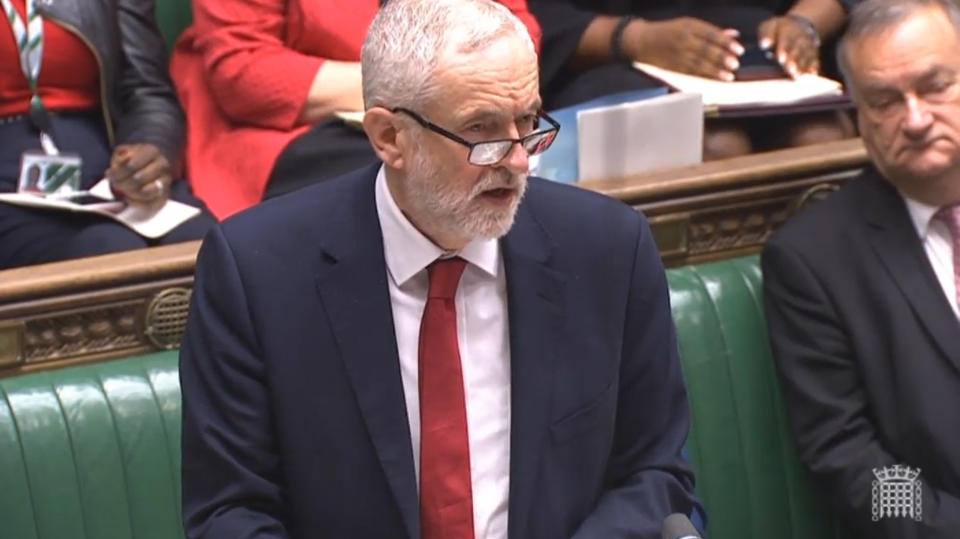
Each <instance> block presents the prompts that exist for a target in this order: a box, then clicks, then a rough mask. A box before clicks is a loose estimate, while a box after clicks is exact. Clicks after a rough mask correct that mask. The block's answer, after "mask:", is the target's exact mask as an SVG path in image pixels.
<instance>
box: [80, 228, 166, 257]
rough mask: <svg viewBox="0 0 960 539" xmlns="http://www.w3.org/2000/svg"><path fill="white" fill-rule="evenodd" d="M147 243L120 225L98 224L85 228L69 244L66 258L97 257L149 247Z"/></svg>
mask: <svg viewBox="0 0 960 539" xmlns="http://www.w3.org/2000/svg"><path fill="white" fill-rule="evenodd" d="M147 246H148V244H147V241H146V240H145V239H143V238H142V237H141V236H140V235H138V234H137V233H136V232H134V231H132V230H130V229H128V228H127V227H125V226H123V225H120V224H118V223H113V222H109V223H97V224H94V225H89V226H86V227H84V228H83V230H81V231H79V232H77V234H75V235H74V236H73V238H71V240H70V241H69V242H68V244H67V246H66V249H67V253H66V255H67V256H65V257H64V258H79V257H84V256H95V255H102V254H107V253H116V252H120V251H129V250H132V249H142V248H144V247H147Z"/></svg>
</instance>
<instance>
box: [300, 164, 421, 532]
mask: <svg viewBox="0 0 960 539" xmlns="http://www.w3.org/2000/svg"><path fill="white" fill-rule="evenodd" d="M375 174H376V169H374V170H373V173H372V175H374V176H375ZM358 183H359V182H358ZM364 185H365V188H364V189H363V190H362V191H363V192H362V193H360V194H359V197H358V200H354V201H353V203H350V202H351V201H349V200H347V201H344V203H343V204H341V205H340V206H339V207H340V208H343V212H344V213H343V215H342V216H341V219H340V222H341V225H342V226H341V227H339V231H349V232H350V233H349V234H342V233H335V234H328V235H327V238H326V241H325V243H324V245H323V247H322V250H323V253H322V256H321V261H320V263H319V264H318V266H319V267H318V271H317V278H316V283H317V291H318V294H319V297H320V301H321V303H322V304H323V307H324V310H325V311H326V313H327V317H328V319H329V321H330V324H331V328H332V330H333V333H334V335H335V337H336V340H337V344H338V347H339V352H340V356H341V357H342V359H343V362H344V365H345V367H346V371H347V374H348V377H349V379H350V383H351V385H352V386H353V391H354V394H355V395H356V398H357V403H358V404H359V407H360V411H361V413H362V414H363V419H364V421H365V422H366V426H367V431H368V432H369V434H370V439H371V440H372V442H373V445H374V446H375V449H376V452H377V456H378V457H379V460H380V464H381V466H383V470H384V473H385V475H386V478H387V481H388V483H389V485H390V489H391V491H392V493H393V495H394V497H395V498H396V501H397V504H398V506H399V507H400V512H401V514H402V515H403V520H404V525H405V527H406V531H407V534H408V536H409V537H410V538H411V539H418V538H419V537H420V521H419V502H418V495H417V485H416V475H415V472H414V468H413V450H412V448H411V442H410V428H409V423H408V419H407V409H406V403H405V401H404V394H403V384H402V382H401V377H400V360H399V357H398V354H397V346H396V336H395V334H394V325H393V313H392V310H391V307H390V292H389V288H388V284H387V273H386V262H385V261H384V256H383V239H382V236H381V233H380V225H379V219H378V218H377V212H376V202H375V198H374V191H373V185H374V182H373V181H368V182H367V184H364ZM358 214H359V215H358ZM331 222H335V220H331Z"/></svg>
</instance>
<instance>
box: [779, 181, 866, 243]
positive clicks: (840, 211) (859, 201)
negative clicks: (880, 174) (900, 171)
mask: <svg viewBox="0 0 960 539" xmlns="http://www.w3.org/2000/svg"><path fill="white" fill-rule="evenodd" d="M873 174H874V173H872V172H865V173H862V174H860V175H859V176H857V177H855V178H852V179H850V180H848V181H847V182H846V183H845V184H844V185H843V186H841V187H840V188H839V189H838V190H837V191H836V192H834V193H831V194H829V195H828V196H827V197H826V198H824V199H823V200H818V201H815V202H811V203H809V204H808V205H807V206H805V207H804V208H803V209H801V210H800V212H799V213H797V214H795V215H793V216H792V217H791V218H790V219H788V220H787V222H786V223H784V224H783V225H782V226H781V227H780V229H779V230H778V231H777V232H776V233H774V235H773V236H772V237H771V238H770V239H769V240H768V242H767V248H768V249H769V248H771V247H784V248H789V249H791V250H793V251H798V252H805V253H809V254H818V253H819V254H822V255H824V256H829V255H828V253H830V252H832V251H834V250H843V249H845V248H846V246H848V245H849V242H851V241H856V238H857V237H860V230H861V228H862V227H863V226H864V224H865V220H864V213H863V211H862V210H863V204H865V203H868V202H867V199H869V198H870V195H869V193H870V191H873V190H874V189H875V188H876V182H877V181H878V178H877V177H875V176H874V175H873Z"/></svg>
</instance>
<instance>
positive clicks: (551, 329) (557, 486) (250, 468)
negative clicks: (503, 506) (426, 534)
mask: <svg viewBox="0 0 960 539" xmlns="http://www.w3.org/2000/svg"><path fill="white" fill-rule="evenodd" d="M376 173H377V168H376V167H371V168H367V169H364V170H360V171H357V172H354V173H352V174H349V175H347V176H344V177H342V178H339V179H337V180H332V181H330V182H327V183H324V184H321V185H317V186H314V187H310V188H307V189H303V190H301V191H298V192H296V193H294V194H292V195H290V196H287V197H282V198H279V199H275V200H273V201H270V202H266V203H264V204H261V205H260V206H258V207H256V208H254V209H252V210H250V211H248V212H245V213H243V214H240V215H238V216H236V217H234V218H232V219H230V220H228V221H227V222H225V223H224V224H223V225H222V226H221V227H219V228H216V229H214V230H213V231H212V232H211V233H210V234H209V235H208V237H207V238H206V241H205V242H204V245H203V247H202V249H201V252H200V255H199V260H198V264H197V275H196V283H195V289H194V295H193V300H192V305H191V311H190V317H189V321H188V324H187V330H186V333H185V335H184V340H183V344H182V348H181V370H180V373H181V383H182V391H183V509H184V522H185V526H186V530H187V535H188V537H191V538H194V537H204V538H211V539H220V538H222V539H242V538H247V537H261V538H267V537H268V538H279V537H302V538H310V539H313V538H319V537H344V538H368V537H369V538H379V537H383V538H390V539H396V538H401V537H409V538H411V539H417V538H419V536H420V529H419V527H420V525H419V517H418V514H419V511H418V496H417V484H416V479H415V475H414V467H413V449H412V448H411V441H410V433H409V427H408V421H407V415H406V406H405V403H404V397H403V387H402V384H401V378H400V367H399V359H398V355H397V347H396V339H395V337H394V325H393V321H392V311H391V307H390V298H389V291H388V285H387V270H386V265H385V262H384V256H383V240H382V237H381V233H380V226H379V221H378V218H377V211H376V206H375V201H374V183H375V177H376ZM501 242H502V243H501V245H502V248H503V255H504V266H505V269H506V279H507V293H508V310H509V323H510V350H511V393H512V396H511V398H512V405H511V410H512V412H511V413H512V417H511V441H510V443H511V452H510V489H509V496H510V498H509V536H510V537H511V538H516V539H539V538H542V539H555V538H562V537H583V538H587V537H598V538H599V537H603V538H614V537H641V538H654V537H659V535H658V534H659V528H660V525H661V521H662V520H663V518H664V517H666V516H667V515H669V514H670V513H674V512H683V513H690V512H691V510H692V509H693V507H694V506H695V504H696V501H695V499H694V495H693V477H692V473H691V471H690V469H689V467H688V465H687V463H686V462H685V461H684V459H683V458H682V456H681V448H682V446H683V444H684V441H685V438H686V435H687V430H688V422H689V420H688V406H687V400H686V393H685V390H684V387H683V381H682V376H681V372H680V364H679V361H678V355H677V354H678V352H677V343H676V338H675V335H674V329H673V322H672V318H671V315H670V307H669V300H668V295H667V286H666V280H665V277H664V274H663V268H662V266H661V263H660V259H659V256H658V253H657V249H656V247H655V246H654V242H653V238H652V237H651V235H650V230H649V228H648V227H647V225H646V222H645V220H644V219H643V217H642V216H641V215H640V214H639V213H637V212H635V211H633V210H631V209H630V208H628V207H627V206H625V205H622V204H620V203H618V202H615V201H613V200H611V199H608V198H606V197H603V196H601V195H598V194H594V193H589V192H587V191H584V190H581V189H578V188H575V187H569V186H564V185H558V184H553V183H550V182H546V181H543V180H539V179H534V178H531V179H530V183H529V189H528V191H527V194H526V197H525V198H524V200H523V202H522V203H521V205H520V208H519V209H518V213H517V218H516V223H515V225H514V227H513V228H512V229H511V231H510V232H509V233H508V234H507V235H506V236H505V237H504V238H503V239H502V240H501Z"/></svg>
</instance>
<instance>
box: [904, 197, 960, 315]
mask: <svg viewBox="0 0 960 539" xmlns="http://www.w3.org/2000/svg"><path fill="white" fill-rule="evenodd" d="M901 196H903V195H902V194H901ZM903 200H904V201H905V202H906V203H907V211H908V212H909V213H910V219H911V220H912V221H913V226H914V228H916V230H917V234H918V235H919V236H920V241H921V242H923V250H924V251H926V253H927V258H928V259H929V260H930V265H931V266H933V272H934V273H936V274H937V280H938V281H940V286H941V288H943V293H944V294H946V295H947V300H948V301H949V302H950V306H951V307H953V312H954V314H956V315H957V318H958V319H960V306H958V305H957V284H956V281H955V280H954V276H953V239H952V236H951V235H950V229H949V228H947V224H946V223H944V222H943V221H942V220H940V219H934V218H933V216H934V215H935V214H936V213H937V210H939V209H940V208H938V207H937V206H928V205H927V204H924V203H922V202H918V201H916V200H913V199H911V198H908V197H906V196H903Z"/></svg>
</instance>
